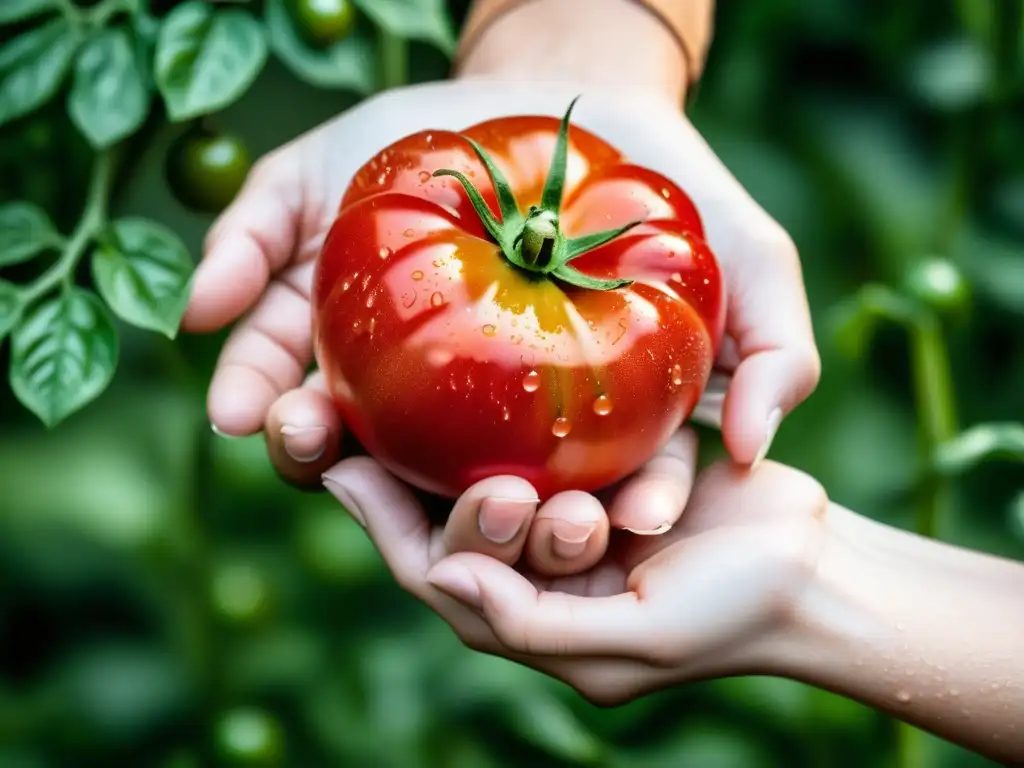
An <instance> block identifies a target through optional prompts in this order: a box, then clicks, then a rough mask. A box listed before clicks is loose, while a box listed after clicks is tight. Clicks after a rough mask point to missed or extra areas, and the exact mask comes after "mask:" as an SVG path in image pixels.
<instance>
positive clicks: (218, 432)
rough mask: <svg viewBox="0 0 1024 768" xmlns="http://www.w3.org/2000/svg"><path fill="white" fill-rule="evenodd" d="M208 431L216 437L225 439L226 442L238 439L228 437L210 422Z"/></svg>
mask: <svg viewBox="0 0 1024 768" xmlns="http://www.w3.org/2000/svg"><path fill="white" fill-rule="evenodd" d="M210 429H211V431H212V432H213V434H215V435H216V436H217V437H225V438H227V439H228V440H235V439H236V438H238V437H239V435H229V434H228V433H227V432H221V431H220V430H219V429H218V428H217V425H216V424H214V423H213V422H212V421H211V422H210Z"/></svg>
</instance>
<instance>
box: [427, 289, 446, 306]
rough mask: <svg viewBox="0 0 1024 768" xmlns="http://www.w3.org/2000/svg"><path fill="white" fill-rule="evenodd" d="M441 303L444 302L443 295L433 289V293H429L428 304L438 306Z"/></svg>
mask: <svg viewBox="0 0 1024 768" xmlns="http://www.w3.org/2000/svg"><path fill="white" fill-rule="evenodd" d="M442 304H444V296H442V295H441V294H440V292H438V291H434V293H432V294H430V306H432V307H440V306H441V305H442Z"/></svg>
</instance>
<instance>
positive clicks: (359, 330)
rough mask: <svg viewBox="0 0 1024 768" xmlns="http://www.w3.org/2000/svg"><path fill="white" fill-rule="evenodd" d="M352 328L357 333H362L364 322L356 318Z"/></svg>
mask: <svg viewBox="0 0 1024 768" xmlns="http://www.w3.org/2000/svg"><path fill="white" fill-rule="evenodd" d="M352 330H353V331H355V332H356V333H357V334H358V333H362V332H363V324H362V323H361V322H359V321H358V320H356V321H355V322H354V323H352Z"/></svg>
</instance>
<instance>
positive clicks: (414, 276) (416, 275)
mask: <svg viewBox="0 0 1024 768" xmlns="http://www.w3.org/2000/svg"><path fill="white" fill-rule="evenodd" d="M411 277H412V279H413V280H422V279H423V272H422V271H421V270H418V269H417V270H416V271H415V272H413V273H412V275H411Z"/></svg>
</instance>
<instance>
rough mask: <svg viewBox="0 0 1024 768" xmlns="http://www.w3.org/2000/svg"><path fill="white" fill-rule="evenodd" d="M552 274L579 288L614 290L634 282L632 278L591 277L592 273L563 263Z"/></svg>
mask: <svg viewBox="0 0 1024 768" xmlns="http://www.w3.org/2000/svg"><path fill="white" fill-rule="evenodd" d="M550 274H551V276H552V277H557V278H558V279H559V280H561V281H562V282H563V283H568V284H569V285H574V286H576V287H577V288H587V289H589V290H591V291H614V290H615V289H616V288H625V287H626V286H627V285H632V284H633V281H632V280H625V279H622V278H614V279H611V280H602V279H601V278H599V277H591V276H590V275H585V274H583V273H582V272H580V271H579V270H578V269H576V268H575V267H570V266H569V265H568V264H563V265H562V266H560V267H559V268H558V269H556V270H554V271H553V272H551V273H550Z"/></svg>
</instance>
